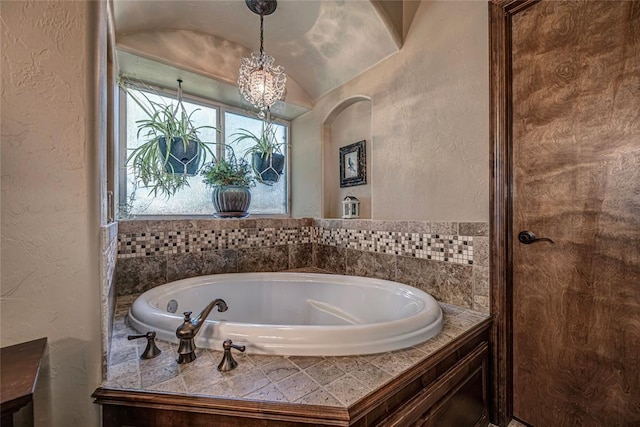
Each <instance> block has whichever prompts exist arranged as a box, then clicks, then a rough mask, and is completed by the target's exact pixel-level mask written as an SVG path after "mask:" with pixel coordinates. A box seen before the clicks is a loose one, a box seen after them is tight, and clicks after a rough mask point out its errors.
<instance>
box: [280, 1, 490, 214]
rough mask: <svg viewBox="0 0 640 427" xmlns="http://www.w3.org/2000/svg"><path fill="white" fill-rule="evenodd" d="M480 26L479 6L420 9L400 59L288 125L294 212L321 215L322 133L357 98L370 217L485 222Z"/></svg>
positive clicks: (427, 4) (483, 19)
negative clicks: (368, 124) (368, 134)
mask: <svg viewBox="0 0 640 427" xmlns="http://www.w3.org/2000/svg"><path fill="white" fill-rule="evenodd" d="M487 22H488V18H487V5H486V3H485V2H472V1H469V2H463V1H456V2H431V1H424V2H422V3H421V4H420V6H419V8H418V10H417V11H416V15H415V17H414V18H413V22H412V25H411V28H410V30H409V32H408V34H407V37H406V40H405V43H404V46H403V47H402V49H401V50H400V52H398V53H396V54H394V55H393V56H391V57H389V58H388V59H386V60H385V61H383V62H381V63H379V64H378V65H376V66H374V67H373V68H371V69H370V70H368V71H367V72H365V73H363V74H362V75H360V76H358V77H357V78H355V79H353V80H352V81H350V82H349V83H347V84H345V85H343V86H342V87H340V88H338V89H336V90H334V91H332V92H331V93H329V94H328V95H326V96H324V97H322V98H321V99H320V100H319V101H318V102H317V103H316V106H315V107H314V109H313V110H312V111H311V112H309V113H307V114H305V115H304V116H301V117H300V118H298V119H296V120H294V121H293V123H292V129H291V130H292V141H293V145H292V155H293V159H292V173H293V179H292V180H293V182H294V185H293V186H292V192H293V214H294V215H295V216H315V217H318V216H320V215H321V206H320V200H321V194H322V188H321V179H322V169H321V168H322V167H321V164H320V162H318V159H320V158H321V155H322V147H321V141H322V135H321V133H322V130H321V129H322V126H321V125H322V123H323V122H324V120H325V119H326V117H327V116H328V115H329V113H330V112H331V111H332V110H333V108H335V106H336V105H339V104H340V103H341V102H342V101H343V100H345V99H347V98H349V97H352V96H356V95H363V96H367V97H370V98H371V100H372V140H373V143H372V145H373V150H372V153H371V154H372V158H371V162H372V164H371V175H370V176H371V182H372V183H373V184H372V187H371V198H372V207H371V209H372V218H374V219H413V220H435V221H443V220H444V221H488V218H489V172H488V165H489V143H488V117H489V113H488V93H489V83H488V79H489V77H488V39H487V37H488V36H487V34H488V27H487V25H488V23H487ZM296 182H303V183H304V185H295V183H296Z"/></svg>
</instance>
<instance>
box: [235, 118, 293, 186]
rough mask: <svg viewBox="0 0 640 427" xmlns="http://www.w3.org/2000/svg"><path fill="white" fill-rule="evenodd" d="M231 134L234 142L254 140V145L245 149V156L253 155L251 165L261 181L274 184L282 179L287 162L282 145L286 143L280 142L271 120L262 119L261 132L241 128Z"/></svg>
mask: <svg viewBox="0 0 640 427" xmlns="http://www.w3.org/2000/svg"><path fill="white" fill-rule="evenodd" d="M231 136H232V137H235V138H234V139H233V141H232V143H240V142H243V141H251V142H253V145H252V146H251V147H249V148H247V149H246V150H245V152H244V156H248V155H251V166H252V167H253V171H254V172H255V175H256V179H257V180H258V181H259V182H261V183H263V184H267V185H273V184H275V183H276V182H278V181H279V180H280V177H281V176H282V172H283V170H284V163H285V162H284V161H285V156H284V154H283V153H282V147H284V146H286V143H284V142H278V139H277V136H276V131H275V129H274V127H273V124H272V123H271V122H265V121H262V131H261V132H260V133H259V134H255V133H253V132H251V131H250V130H248V129H244V128H240V129H238V131H237V132H235V133H233V134H232V135H231Z"/></svg>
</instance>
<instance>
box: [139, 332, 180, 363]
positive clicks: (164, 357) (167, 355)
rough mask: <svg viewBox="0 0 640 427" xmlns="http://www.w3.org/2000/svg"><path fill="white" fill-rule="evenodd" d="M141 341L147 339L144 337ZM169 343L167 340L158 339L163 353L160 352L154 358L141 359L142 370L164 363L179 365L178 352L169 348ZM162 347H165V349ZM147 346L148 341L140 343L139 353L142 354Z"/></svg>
mask: <svg viewBox="0 0 640 427" xmlns="http://www.w3.org/2000/svg"><path fill="white" fill-rule="evenodd" d="M140 341H146V339H142V340H140ZM167 345H168V343H166V342H162V341H158V348H160V350H161V351H162V353H160V354H159V355H157V356H156V357H154V358H153V359H141V360H140V370H145V369H153V368H157V367H159V366H163V365H177V363H175V362H176V354H175V352H173V351H171V350H170V349H167V348H166V346H167ZM162 347H164V349H163V348H162ZM145 348H146V343H138V354H142V352H143V351H144V349H145Z"/></svg>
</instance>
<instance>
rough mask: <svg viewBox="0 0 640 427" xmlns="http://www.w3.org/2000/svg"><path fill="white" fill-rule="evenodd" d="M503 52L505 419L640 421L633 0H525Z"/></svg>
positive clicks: (639, 8) (639, 102)
mask: <svg viewBox="0 0 640 427" xmlns="http://www.w3.org/2000/svg"><path fill="white" fill-rule="evenodd" d="M511 49H512V51H511V73H512V74H511V89H512V95H511V96H512V97H511V111H512V117H511V135H512V147H511V165H512V166H511V167H512V175H511V176H512V181H511V209H512V216H511V236H512V240H511V241H512V243H511V253H512V287H513V288H512V292H513V307H512V316H513V317H512V325H513V353H512V354H513V415H514V417H515V418H517V419H519V420H521V421H523V422H525V423H527V424H529V425H532V426H540V427H543V426H544V427H546V426H554V427H559V426H594V427H609V426H640V2H637V1H636V2H629V1H613V2H612V1H604V2H594V1H569V2H558V1H542V2H539V3H535V4H532V5H530V6H529V7H527V8H524V9H523V10H521V11H518V12H517V13H515V14H514V15H513V16H512V20H511ZM522 231H530V232H532V233H534V234H535V236H537V237H545V238H550V239H552V240H553V241H554V243H552V242H550V241H545V240H540V241H534V242H533V243H529V244H525V243H521V242H519V241H518V234H519V233H520V232H522ZM527 238H531V236H530V235H529V236H528V237H527V236H523V239H524V240H526V239H527Z"/></svg>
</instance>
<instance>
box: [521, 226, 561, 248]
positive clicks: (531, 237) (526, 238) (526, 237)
mask: <svg viewBox="0 0 640 427" xmlns="http://www.w3.org/2000/svg"><path fill="white" fill-rule="evenodd" d="M543 240H545V241H547V242H551V243H555V242H554V241H553V240H551V239H550V238H548V237H536V235H535V234H534V233H533V231H527V230H525V231H521V232H519V233H518V241H519V242H520V243H522V244H524V245H530V244H532V243H535V242H540V241H543Z"/></svg>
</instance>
